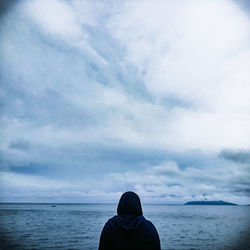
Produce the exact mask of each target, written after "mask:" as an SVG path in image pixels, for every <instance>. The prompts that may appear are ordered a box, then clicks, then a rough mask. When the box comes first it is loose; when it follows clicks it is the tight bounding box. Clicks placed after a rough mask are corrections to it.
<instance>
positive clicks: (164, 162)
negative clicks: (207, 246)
mask: <svg viewBox="0 0 250 250" xmlns="http://www.w3.org/2000/svg"><path fill="white" fill-rule="evenodd" d="M1 5H2V11H1V13H0V15H1V17H0V58H1V59H0V60H1V61H0V83H1V91H0V95H1V98H0V102H1V106H0V107H1V111H0V115H1V121H0V122H1V124H0V137H1V141H0V153H1V155H0V160H1V167H0V201H4V202H117V200H118V199H119V197H120V195H121V194H122V193H123V192H125V191H127V190H132V191H135V192H137V193H138V194H139V196H140V197H141V199H142V201H143V202H144V203H164V204H182V203H185V202H187V201H191V200H224V201H228V202H234V203H237V204H249V203H250V171H249V170H250V70H249V68H250V4H249V2H248V1H243V0H237V1H233V0H204V1H199V0H189V1H187V0H180V1H173V0H166V1H163V0H154V1H149V0H134V1H132V0H122V1H111V0H104V1H101V0H93V1H90V0H68V1H66V0H65V1H63V0H22V1H10V2H9V3H8V4H7V3H6V2H5V4H3V1H1Z"/></svg>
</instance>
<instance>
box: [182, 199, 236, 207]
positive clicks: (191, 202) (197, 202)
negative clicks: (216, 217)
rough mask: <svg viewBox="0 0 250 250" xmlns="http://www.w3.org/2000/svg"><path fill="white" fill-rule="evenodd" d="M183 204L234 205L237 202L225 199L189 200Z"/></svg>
mask: <svg viewBox="0 0 250 250" xmlns="http://www.w3.org/2000/svg"><path fill="white" fill-rule="evenodd" d="M184 205H234V206H237V205H238V204H235V203H230V202H226V201H221V200H220V201H189V202H187V203H185V204H184Z"/></svg>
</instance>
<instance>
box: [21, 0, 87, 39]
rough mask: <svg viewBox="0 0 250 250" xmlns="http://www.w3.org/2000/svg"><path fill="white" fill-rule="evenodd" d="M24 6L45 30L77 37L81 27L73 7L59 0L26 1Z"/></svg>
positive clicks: (80, 33)
mask: <svg viewBox="0 0 250 250" xmlns="http://www.w3.org/2000/svg"><path fill="white" fill-rule="evenodd" d="M24 8H25V9H26V10H27V12H28V13H29V14H30V16H31V17H32V18H33V19H34V20H35V21H36V22H37V24H38V25H39V26H40V27H41V28H42V29H43V30H45V31H47V32H49V33H52V34H56V35H62V36H70V37H73V38H75V37H79V36H81V35H82V32H81V27H80V25H79V23H78V21H77V18H76V16H75V13H74V11H73V9H72V8H71V7H70V6H69V5H68V4H65V3H64V2H62V1H59V0H35V1H34V0H32V1H27V2H26V5H24Z"/></svg>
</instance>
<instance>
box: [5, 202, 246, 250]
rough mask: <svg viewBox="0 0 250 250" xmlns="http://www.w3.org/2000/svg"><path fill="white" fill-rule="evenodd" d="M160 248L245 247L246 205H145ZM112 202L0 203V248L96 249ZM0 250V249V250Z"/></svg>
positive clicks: (112, 205) (109, 214)
mask: <svg viewBox="0 0 250 250" xmlns="http://www.w3.org/2000/svg"><path fill="white" fill-rule="evenodd" d="M143 210H144V215H145V217H146V218H147V219H149V220H151V221H152V222H153V223H154V225H155V226H156V228H157V230H158V232H159V235H160V239H161V245H162V249H250V244H249V241H248V239H250V237H249V232H250V207H249V206H184V205H144V206H143ZM115 213H116V205H114V204H56V207H52V204H0V223H1V230H0V238H1V243H0V244H2V245H0V246H2V249H3V247H4V246H5V247H6V246H7V247H9V249H97V247H98V241H99V236H100V232H101V230H102V227H103V225H104V223H105V222H106V221H107V219H108V218H110V217H111V216H113V215H115ZM0 248H1V247H0Z"/></svg>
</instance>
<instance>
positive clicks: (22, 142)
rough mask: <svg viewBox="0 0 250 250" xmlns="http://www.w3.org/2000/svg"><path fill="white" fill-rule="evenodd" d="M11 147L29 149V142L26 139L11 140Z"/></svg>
mask: <svg viewBox="0 0 250 250" xmlns="http://www.w3.org/2000/svg"><path fill="white" fill-rule="evenodd" d="M9 148H11V149H17V150H24V151H27V150H29V142H27V141H25V140H18V141H13V142H10V144H9Z"/></svg>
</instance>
